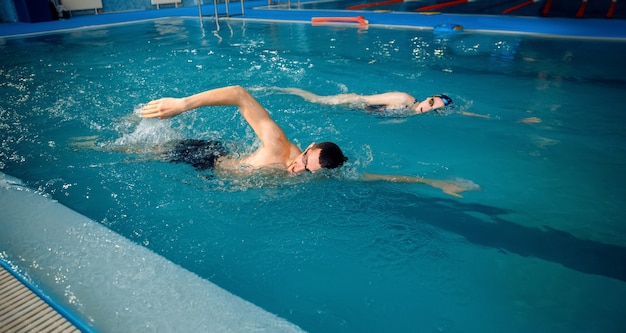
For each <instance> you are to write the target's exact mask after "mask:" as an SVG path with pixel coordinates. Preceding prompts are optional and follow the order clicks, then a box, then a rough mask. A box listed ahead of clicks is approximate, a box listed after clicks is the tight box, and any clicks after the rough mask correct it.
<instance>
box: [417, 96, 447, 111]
mask: <svg viewBox="0 0 626 333" xmlns="http://www.w3.org/2000/svg"><path fill="white" fill-rule="evenodd" d="M444 106H445V104H444V103H443V100H442V99H441V98H440V97H436V96H431V97H428V98H427V99H425V100H423V101H421V102H420V103H419V104H418V105H417V106H416V107H415V111H416V112H417V113H424V112H428V111H430V110H434V109H439V108H442V107H444Z"/></svg>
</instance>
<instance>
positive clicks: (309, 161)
mask: <svg viewBox="0 0 626 333" xmlns="http://www.w3.org/2000/svg"><path fill="white" fill-rule="evenodd" d="M314 147H315V143H312V144H311V145H309V146H308V147H307V149H305V150H304V151H303V152H302V154H300V155H298V156H296V158H295V159H294V160H293V161H292V162H291V164H289V166H287V171H289V173H302V172H309V173H313V172H315V171H317V170H319V169H321V168H322V165H321V164H320V153H321V152H322V150H321V149H320V148H314Z"/></svg>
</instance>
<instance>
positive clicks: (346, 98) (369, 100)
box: [279, 88, 415, 107]
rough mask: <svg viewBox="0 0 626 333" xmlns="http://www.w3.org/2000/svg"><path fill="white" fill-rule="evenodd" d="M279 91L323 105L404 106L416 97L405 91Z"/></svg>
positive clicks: (288, 89) (297, 89)
mask: <svg viewBox="0 0 626 333" xmlns="http://www.w3.org/2000/svg"><path fill="white" fill-rule="evenodd" d="M279 91H281V92H283V93H287V94H291V95H296V96H300V97H302V98H304V99H305V100H307V101H309V102H313V103H318V104H323V105H345V104H364V105H385V106H388V107H395V106H404V105H410V104H413V102H414V101H415V98H413V96H411V95H409V94H407V93H403V92H388V93H383V94H376V95H357V94H339V95H331V96H319V95H316V94H314V93H312V92H310V91H306V90H303V89H300V88H279Z"/></svg>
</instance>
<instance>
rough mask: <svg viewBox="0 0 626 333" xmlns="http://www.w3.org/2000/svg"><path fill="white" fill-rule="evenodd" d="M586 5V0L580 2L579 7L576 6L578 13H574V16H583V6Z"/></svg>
mask: <svg viewBox="0 0 626 333" xmlns="http://www.w3.org/2000/svg"><path fill="white" fill-rule="evenodd" d="M586 7H587V0H583V2H582V3H581V4H580V8H578V13H576V17H583V15H585V8H586Z"/></svg>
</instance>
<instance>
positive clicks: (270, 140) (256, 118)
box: [141, 86, 291, 154]
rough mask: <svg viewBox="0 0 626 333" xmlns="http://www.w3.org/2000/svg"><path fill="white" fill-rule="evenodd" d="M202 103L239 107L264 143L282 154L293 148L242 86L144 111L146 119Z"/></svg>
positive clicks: (162, 101) (161, 102) (168, 100)
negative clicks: (285, 150)
mask: <svg viewBox="0 0 626 333" xmlns="http://www.w3.org/2000/svg"><path fill="white" fill-rule="evenodd" d="M202 106H237V107H238V108H239V112H240V113H241V115H242V116H243V117H244V119H245V120H246V121H247V122H248V124H249V125H250V127H252V129H253V130H254V132H255V133H256V135H257V136H258V137H259V139H260V140H261V142H262V143H263V144H264V146H266V147H268V148H267V149H271V150H272V151H273V152H274V153H276V154H280V153H282V152H283V150H284V149H288V148H290V145H291V143H290V142H289V141H288V140H287V137H286V136H285V133H284V132H283V130H282V129H281V128H280V127H279V126H278V124H276V122H274V120H272V118H271V117H270V115H269V113H268V112H267V110H265V108H264V107H263V106H262V105H261V104H259V102H258V101H257V100H256V99H255V98H254V97H253V96H252V95H250V93H249V92H248V91H247V90H246V89H244V88H242V87H241V86H229V87H223V88H216V89H211V90H207V91H205V92H201V93H198V94H195V95H191V96H187V97H182V98H161V99H157V100H154V101H151V102H149V103H148V104H146V106H144V107H143V109H142V110H141V116H142V117H144V118H161V119H167V118H172V117H175V116H177V115H179V114H181V113H183V112H186V111H190V110H193V109H196V108H199V107H202Z"/></svg>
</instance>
